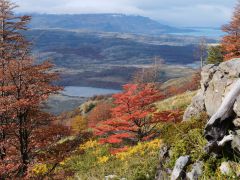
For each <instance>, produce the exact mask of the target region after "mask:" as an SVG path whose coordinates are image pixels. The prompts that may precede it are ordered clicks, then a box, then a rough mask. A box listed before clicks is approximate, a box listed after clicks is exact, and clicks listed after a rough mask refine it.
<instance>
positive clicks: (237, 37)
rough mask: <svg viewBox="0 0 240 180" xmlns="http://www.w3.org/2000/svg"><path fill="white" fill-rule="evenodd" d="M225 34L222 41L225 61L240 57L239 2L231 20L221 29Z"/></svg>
mask: <svg viewBox="0 0 240 180" xmlns="http://www.w3.org/2000/svg"><path fill="white" fill-rule="evenodd" d="M222 30H223V31H224V32H225V33H226V34H227V35H225V36H224V37H223V39H222V42H221V44H222V47H223V50H224V58H225V60H229V59H231V58H236V57H240V1H238V4H237V5H236V7H235V11H234V14H233V17H232V20H231V22H230V23H229V24H227V25H225V26H223V27H222Z"/></svg>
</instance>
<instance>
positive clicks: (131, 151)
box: [116, 139, 161, 161]
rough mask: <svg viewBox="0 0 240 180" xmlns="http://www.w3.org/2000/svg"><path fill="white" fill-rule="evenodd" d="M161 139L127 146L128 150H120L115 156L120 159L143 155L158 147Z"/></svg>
mask: <svg viewBox="0 0 240 180" xmlns="http://www.w3.org/2000/svg"><path fill="white" fill-rule="evenodd" d="M160 145H161V140H159V139H155V140H153V141H150V142H145V143H138V145H136V146H133V147H130V148H128V150H126V151H124V152H120V153H117V154H116V158H117V159H120V160H122V161H124V160H127V159H128V158H129V157H131V156H133V155H141V156H142V155H144V154H149V153H151V152H152V151H154V152H155V151H156V150H158V149H159V148H160Z"/></svg>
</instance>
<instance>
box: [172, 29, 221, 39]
mask: <svg viewBox="0 0 240 180" xmlns="http://www.w3.org/2000/svg"><path fill="white" fill-rule="evenodd" d="M185 29H191V30H194V32H182V33H171V34H175V35H188V36H206V37H212V38H220V37H222V36H224V34H225V33H224V32H223V31H222V30H221V29H220V28H219V29H217V28H185Z"/></svg>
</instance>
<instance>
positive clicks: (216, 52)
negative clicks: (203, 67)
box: [207, 45, 224, 64]
mask: <svg viewBox="0 0 240 180" xmlns="http://www.w3.org/2000/svg"><path fill="white" fill-rule="evenodd" d="M223 59H224V56H223V49H222V46H220V45H218V46H210V47H209V48H208V57H207V64H218V63H220V62H223Z"/></svg>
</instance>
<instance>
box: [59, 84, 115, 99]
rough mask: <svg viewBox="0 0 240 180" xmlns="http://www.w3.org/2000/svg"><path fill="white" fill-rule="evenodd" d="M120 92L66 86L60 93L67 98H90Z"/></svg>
mask: <svg viewBox="0 0 240 180" xmlns="http://www.w3.org/2000/svg"><path fill="white" fill-rule="evenodd" d="M118 92H120V91H119V90H114V89H103V88H93V87H80V86H66V87H65V88H64V91H63V92H62V93H63V94H64V95H67V96H74V97H87V98H88V97H92V96H95V95H108V94H114V93H118Z"/></svg>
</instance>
